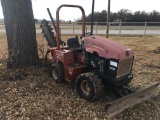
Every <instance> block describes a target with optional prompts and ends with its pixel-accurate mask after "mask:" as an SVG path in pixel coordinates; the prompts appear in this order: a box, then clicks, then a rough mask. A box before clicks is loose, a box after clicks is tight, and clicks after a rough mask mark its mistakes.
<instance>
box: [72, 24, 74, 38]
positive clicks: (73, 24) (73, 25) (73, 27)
mask: <svg viewBox="0 0 160 120" xmlns="http://www.w3.org/2000/svg"><path fill="white" fill-rule="evenodd" d="M72 25H73V35H74V22H73V23H72Z"/></svg>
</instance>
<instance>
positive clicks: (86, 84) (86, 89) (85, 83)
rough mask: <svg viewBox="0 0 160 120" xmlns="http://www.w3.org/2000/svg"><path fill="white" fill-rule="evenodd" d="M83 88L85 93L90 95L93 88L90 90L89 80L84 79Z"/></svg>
mask: <svg viewBox="0 0 160 120" xmlns="http://www.w3.org/2000/svg"><path fill="white" fill-rule="evenodd" d="M81 90H82V92H83V93H84V94H85V95H89V93H90V91H91V90H90V87H89V84H88V82H87V80H83V81H82V83H81Z"/></svg>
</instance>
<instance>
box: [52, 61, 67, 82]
mask: <svg viewBox="0 0 160 120" xmlns="http://www.w3.org/2000/svg"><path fill="white" fill-rule="evenodd" d="M51 75H52V78H53V79H54V80H55V81H56V82H57V83H63V82H64V81H65V80H64V67H63V64H62V63H60V62H57V63H53V65H52V66H51Z"/></svg>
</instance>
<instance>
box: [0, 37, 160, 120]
mask: <svg viewBox="0 0 160 120" xmlns="http://www.w3.org/2000/svg"><path fill="white" fill-rule="evenodd" d="M67 38H68V36H64V37H62V40H64V41H65V40H66V39H67ZM111 38H113V39H115V40H116V41H119V42H120V43H123V44H125V45H127V46H130V47H131V48H133V49H134V50H135V61H134V66H133V73H134V79H133V81H132V82H131V83H130V86H131V87H135V88H138V89H139V88H142V87H144V86H146V85H148V84H151V83H153V82H157V81H160V54H159V53H155V52H154V51H155V50H156V49H157V48H158V47H159V46H160V37H159V36H155V37H147V38H143V37H121V38H118V37H111ZM43 39H44V38H42V36H41V35H40V34H38V35H37V40H38V44H39V46H42V45H43V43H42V41H43ZM43 42H44V41H43ZM44 43H45V42H44ZM40 49H42V47H41V48H40ZM2 54H3V55H2ZM6 54H7V44H6V37H5V35H4V34H0V119H5V118H8V119H16V120H18V119H24V120H26V119H31V120H32V119H35V120H40V119H77V120H84V119H86V120H87V119H88V120H89V119H106V115H105V111H104V105H105V104H106V102H110V101H111V100H113V99H114V98H112V97H108V96H107V95H106V94H103V95H102V98H101V99H100V100H98V101H95V102H93V103H90V102H86V101H85V100H82V99H80V98H79V97H78V96H77V95H76V94H74V93H73V91H72V89H71V86H70V85H69V84H67V83H65V84H56V83H55V82H54V81H52V79H51V78H50V77H49V75H48V73H49V71H48V69H47V68H45V67H29V68H23V69H17V70H14V71H12V70H6V69H5V59H6V57H7V56H6ZM39 55H42V53H41V52H39ZM2 59H3V60H2ZM2 66H3V67H2ZM106 92H107V91H106ZM159 92H160V89H159ZM150 101H151V102H150ZM150 101H146V102H144V103H142V104H140V105H136V106H134V107H133V108H129V109H127V110H125V111H124V112H123V113H121V114H120V115H118V116H116V117H115V118H114V119H119V120H122V119H123V120H135V119H137V120H138V119H144V120H158V119H159V118H160V111H159V109H160V96H158V97H156V98H154V99H152V100H150Z"/></svg>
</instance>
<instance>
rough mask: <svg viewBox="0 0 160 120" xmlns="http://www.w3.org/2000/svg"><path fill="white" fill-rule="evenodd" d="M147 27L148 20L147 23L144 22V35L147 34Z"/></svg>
mask: <svg viewBox="0 0 160 120" xmlns="http://www.w3.org/2000/svg"><path fill="white" fill-rule="evenodd" d="M146 27H147V21H145V24H144V34H143V37H145V36H146Z"/></svg>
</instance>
